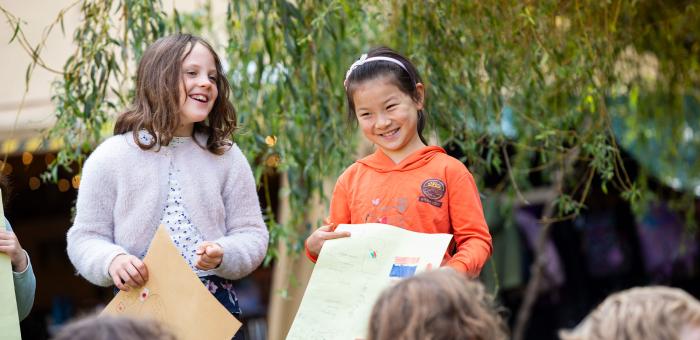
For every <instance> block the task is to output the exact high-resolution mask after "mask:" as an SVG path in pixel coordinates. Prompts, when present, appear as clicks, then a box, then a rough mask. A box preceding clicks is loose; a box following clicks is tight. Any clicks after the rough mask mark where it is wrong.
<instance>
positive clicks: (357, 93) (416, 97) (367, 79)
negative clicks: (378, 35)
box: [345, 47, 427, 150]
mask: <svg viewBox="0 0 700 340" xmlns="http://www.w3.org/2000/svg"><path fill="white" fill-rule="evenodd" d="M345 94H346V97H347V101H348V108H349V111H348V114H349V118H350V119H354V118H356V119H357V121H358V124H359V125H360V127H361V129H362V132H363V133H364V134H365V136H366V137H367V138H368V139H369V140H370V141H372V142H374V143H375V144H377V145H379V146H380V147H384V148H385V149H386V148H389V149H390V150H391V149H392V148H397V147H401V146H403V145H401V143H404V144H405V143H411V142H414V141H415V140H413V138H414V136H415V137H416V140H418V141H420V142H421V143H422V144H423V145H424V144H427V141H426V140H425V138H424V137H423V135H422V133H423V129H424V128H425V124H426V115H425V112H424V110H423V109H424V100H425V88H424V86H423V83H422V80H421V78H420V75H419V74H418V71H417V70H416V68H415V66H414V65H413V64H412V63H411V62H410V61H409V60H408V59H407V58H405V57H404V56H402V55H400V54H398V53H397V52H395V51H393V50H391V49H389V48H386V47H380V48H375V49H373V50H371V51H369V53H367V54H366V55H363V56H362V58H360V60H358V61H356V62H355V63H353V65H352V66H351V67H350V69H349V70H348V72H347V74H346V79H345ZM380 112H385V113H392V114H387V116H388V117H389V118H392V119H395V120H397V121H396V122H393V123H390V122H388V121H387V120H384V121H382V120H381V119H380V117H377V116H376V115H377V114H378V113H380ZM383 124H384V125H383ZM396 129H398V133H397V134H396V133H395V132H396ZM409 129H410V130H412V131H408V130H409ZM394 134H396V135H394ZM396 137H399V138H398V140H396V139H397V138H396ZM384 144H386V145H384Z"/></svg>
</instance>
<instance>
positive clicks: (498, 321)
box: [367, 269, 507, 340]
mask: <svg viewBox="0 0 700 340" xmlns="http://www.w3.org/2000/svg"><path fill="white" fill-rule="evenodd" d="M506 338H507V330H506V325H505V323H504V322H503V319H502V318H501V316H500V315H499V313H498V310H497V309H496V306H495V304H494V302H493V299H492V297H491V296H490V295H488V294H487V293H486V290H485V289H484V286H483V285H482V284H481V283H480V282H478V281H475V280H471V279H469V278H467V277H466V276H464V275H463V274H460V273H457V272H456V271H454V270H452V269H440V270H432V271H429V272H426V273H422V274H419V275H416V276H414V277H411V278H408V279H405V280H403V281H401V282H399V283H397V284H396V285H394V286H392V287H390V288H388V289H386V290H385V291H384V292H383V293H382V294H381V295H380V297H379V299H378V300H377V302H376V303H375V305H374V308H373V310H372V315H371V317H370V324H369V334H368V337H367V340H414V339H415V340H419V339H420V340H426V339H428V340H440V339H445V340H447V339H475V340H480V339H483V340H487V339H488V340H491V339H506Z"/></svg>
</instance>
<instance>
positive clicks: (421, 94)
mask: <svg viewBox="0 0 700 340" xmlns="http://www.w3.org/2000/svg"><path fill="white" fill-rule="evenodd" d="M416 92H417V93H418V100H416V101H415V102H416V109H418V110H422V109H423V103H424V102H425V87H424V86H423V83H416Z"/></svg>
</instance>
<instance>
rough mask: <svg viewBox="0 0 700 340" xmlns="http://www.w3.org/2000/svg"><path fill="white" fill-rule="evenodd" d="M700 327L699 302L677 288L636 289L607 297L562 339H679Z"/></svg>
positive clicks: (562, 334) (560, 334)
mask: <svg viewBox="0 0 700 340" xmlns="http://www.w3.org/2000/svg"><path fill="white" fill-rule="evenodd" d="M686 326H700V302H698V300H696V299H695V298H693V297H692V296H691V295H690V294H688V293H686V292H685V291H683V290H681V289H678V288H670V287H663V286H651V287H637V288H631V289H627V290H624V291H621V292H617V293H615V294H612V295H610V296H608V297H607V298H606V299H605V300H604V301H603V303H601V304H600V305H599V306H598V307H596V309H594V310H593V311H592V312H591V313H590V314H588V316H586V318H585V319H584V320H583V321H582V322H581V323H580V324H579V325H578V326H576V328H574V329H573V330H568V331H566V330H563V331H560V332H559V337H560V338H561V339H562V340H613V339H678V338H679V335H680V333H681V331H682V329H683V327H686Z"/></svg>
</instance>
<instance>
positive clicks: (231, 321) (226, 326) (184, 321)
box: [102, 225, 241, 340]
mask: <svg viewBox="0 0 700 340" xmlns="http://www.w3.org/2000/svg"><path fill="white" fill-rule="evenodd" d="M143 262H144V263H145V264H146V267H147V268H148V282H147V283H146V285H145V286H144V287H142V288H140V289H131V290H130V291H128V292H124V291H120V292H119V293H117V295H116V296H115V297H114V299H112V301H111V302H110V303H109V304H108V305H107V307H106V308H105V309H104V311H103V312H102V313H104V314H112V315H124V316H132V317H138V318H153V319H155V320H157V321H159V322H161V323H162V324H164V325H166V327H167V328H168V329H169V330H170V331H172V332H173V333H175V335H176V336H177V337H178V339H182V340H188V339H193V340H194V339H231V338H232V337H233V335H234V334H235V333H236V331H237V330H238V329H239V328H240V327H241V323H240V322H239V321H238V320H236V318H234V317H233V316H232V315H231V313H229V312H228V311H227V310H226V308H224V306H222V305H221V304H220V303H219V301H217V300H216V298H214V296H212V295H211V293H209V290H208V289H207V288H206V287H204V285H203V284H202V282H201V281H199V278H197V275H196V274H195V273H194V272H193V271H192V269H190V267H189V266H188V265H187V263H186V262H185V260H184V259H183V258H182V256H181V255H180V252H179V251H178V250H177V248H176V247H175V245H174V244H173V243H172V241H171V240H170V235H169V234H168V232H167V231H166V230H165V228H164V227H163V226H162V225H161V226H160V227H159V228H158V230H157V231H156V235H155V236H154V237H153V241H151V246H150V248H149V249H148V253H147V254H146V257H144V259H143Z"/></svg>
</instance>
